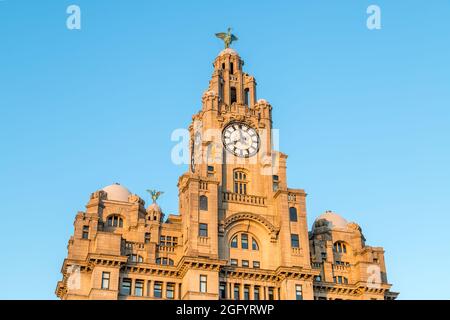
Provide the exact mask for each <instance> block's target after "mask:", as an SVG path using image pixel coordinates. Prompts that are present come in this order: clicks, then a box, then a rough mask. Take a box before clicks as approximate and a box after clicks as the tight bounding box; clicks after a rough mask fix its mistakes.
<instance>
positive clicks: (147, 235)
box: [144, 232, 151, 243]
mask: <svg viewBox="0 0 450 320" xmlns="http://www.w3.org/2000/svg"><path fill="white" fill-rule="evenodd" d="M150 237H151V233H150V232H146V233H145V239H144V242H145V243H150Z"/></svg>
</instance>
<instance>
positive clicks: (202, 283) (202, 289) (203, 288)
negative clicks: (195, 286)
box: [200, 275, 207, 293]
mask: <svg viewBox="0 0 450 320" xmlns="http://www.w3.org/2000/svg"><path fill="white" fill-rule="evenodd" d="M206 291H207V277H206V276H205V275H200V292H202V293H205V292H206Z"/></svg>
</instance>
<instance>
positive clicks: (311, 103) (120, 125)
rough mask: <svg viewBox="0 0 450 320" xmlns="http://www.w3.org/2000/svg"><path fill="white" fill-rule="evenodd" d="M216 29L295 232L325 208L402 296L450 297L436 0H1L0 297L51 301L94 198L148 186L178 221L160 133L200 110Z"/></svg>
mask: <svg viewBox="0 0 450 320" xmlns="http://www.w3.org/2000/svg"><path fill="white" fill-rule="evenodd" d="M71 4H77V5H79V6H80V8H81V30H68V29H67V28H66V19H67V17H68V14H67V13H66V9H67V7H68V6H69V5H71ZM370 4H377V5H379V6H380V8H381V18H382V28H381V30H368V29H367V27H366V19H367V17H368V15H367V14H366V9H367V7H368V6H369V5H370ZM228 26H232V27H233V29H234V32H235V33H236V34H237V36H238V37H239V41H238V42H237V43H236V44H234V48H235V49H236V50H237V51H238V52H239V53H240V55H241V57H242V58H243V59H244V60H245V66H244V68H245V71H246V72H248V73H250V74H253V75H254V76H255V77H256V79H257V82H258V97H259V98H264V99H267V100H268V101H269V102H270V103H271V104H272V105H273V116H274V127H275V128H278V129H279V130H280V139H281V141H280V142H281V147H280V148H281V150H282V151H283V152H285V153H287V154H288V155H289V159H288V183H289V186H290V187H292V188H304V189H305V190H306V192H307V193H308V197H307V210H308V223H309V225H311V224H312V222H313V221H314V219H315V217H317V216H318V215H319V214H321V213H322V212H323V211H325V210H328V209H329V210H333V211H336V212H338V213H340V214H342V215H343V216H344V217H345V218H347V219H348V220H350V221H356V222H358V223H359V224H360V225H361V227H362V228H363V232H364V235H365V236H366V238H367V243H368V244H369V245H373V246H383V247H384V248H385V250H386V263H387V268H388V280H389V281H390V282H391V283H393V284H394V286H393V288H392V290H394V291H400V292H401V295H400V298H401V299H419V298H424V299H432V298H445V299H448V298H450V293H449V287H450V275H449V270H450V240H449V234H448V230H447V229H446V228H447V227H448V225H449V223H450V209H449V208H450V205H449V203H448V202H449V198H450V169H449V166H450V144H449V140H450V126H449V124H450V62H449V57H450V42H449V34H450V2H449V1H448V0H433V1H425V0H421V1H419V0H408V1H406V0H404V1H384V0H371V1H366V0H358V1H344V0H342V1H336V0H330V1H325V0H307V1H298V0H297V1H167V0H166V1H144V0H142V1H137V0H135V1H131V0H129V1H106V0H89V1H88V0H72V1H65V0H58V1H52V0H41V1H24V0H1V1H0V147H1V149H0V150H1V156H0V182H1V187H0V191H1V192H0V213H1V224H0V226H1V233H0V243H1V244H2V249H1V257H0V262H1V263H0V272H1V274H2V280H1V286H0V287H1V288H2V290H0V298H3V299H5V298H7V299H17V298H23V299H55V298H56V297H55V295H54V289H55V287H56V282H57V281H58V280H59V279H60V278H61V274H60V268H61V265H62V262H63V259H64V257H65V255H66V254H67V248H66V245H67V241H68V239H69V237H70V235H71V233H72V232H73V220H74V218H75V215H76V213H77V211H79V210H83V209H84V205H85V204H86V202H87V201H88V199H89V196H90V193H91V192H94V191H96V190H98V189H101V188H102V187H104V186H106V185H109V184H112V183H114V182H120V183H121V184H123V185H125V186H126V187H128V188H129V189H130V190H131V191H132V192H134V193H137V194H139V195H141V196H142V197H145V199H146V200H147V201H149V199H148V196H147V195H146V193H145V190H146V189H148V188H156V189H160V190H164V191H165V194H164V195H163V196H162V197H161V199H160V200H159V203H160V204H161V206H162V207H163V210H164V211H165V212H166V213H176V212H177V208H178V199H177V195H178V190H177V179H178V176H179V175H180V174H182V173H183V172H184V171H185V170H187V166H176V165H174V164H172V162H171V158H170V152H171V149H172V147H173V146H174V144H175V143H174V142H172V141H171V139H170V136H171V133H172V131H173V130H175V129H177V128H186V127H187V126H188V124H189V123H190V120H191V116H192V114H194V113H195V112H197V111H198V110H199V108H200V106H201V96H202V93H203V91H204V90H205V89H207V86H208V81H209V79H210V76H211V73H212V65H211V64H212V62H213V60H214V58H215V57H216V55H217V54H218V52H220V50H221V49H222V46H223V44H222V43H221V42H220V40H218V39H216V38H215V37H214V33H215V32H220V31H225V30H226V28H227V27H228Z"/></svg>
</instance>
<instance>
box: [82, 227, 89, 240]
mask: <svg viewBox="0 0 450 320" xmlns="http://www.w3.org/2000/svg"><path fill="white" fill-rule="evenodd" d="M82 237H83V239H88V238H89V226H83V235H82Z"/></svg>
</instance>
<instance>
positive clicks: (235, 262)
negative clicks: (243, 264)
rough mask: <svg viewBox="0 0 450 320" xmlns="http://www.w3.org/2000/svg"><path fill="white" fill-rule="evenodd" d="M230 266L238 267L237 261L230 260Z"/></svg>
mask: <svg viewBox="0 0 450 320" xmlns="http://www.w3.org/2000/svg"><path fill="white" fill-rule="evenodd" d="M231 265H232V266H234V267H236V266H237V265H238V261H237V259H231Z"/></svg>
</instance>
